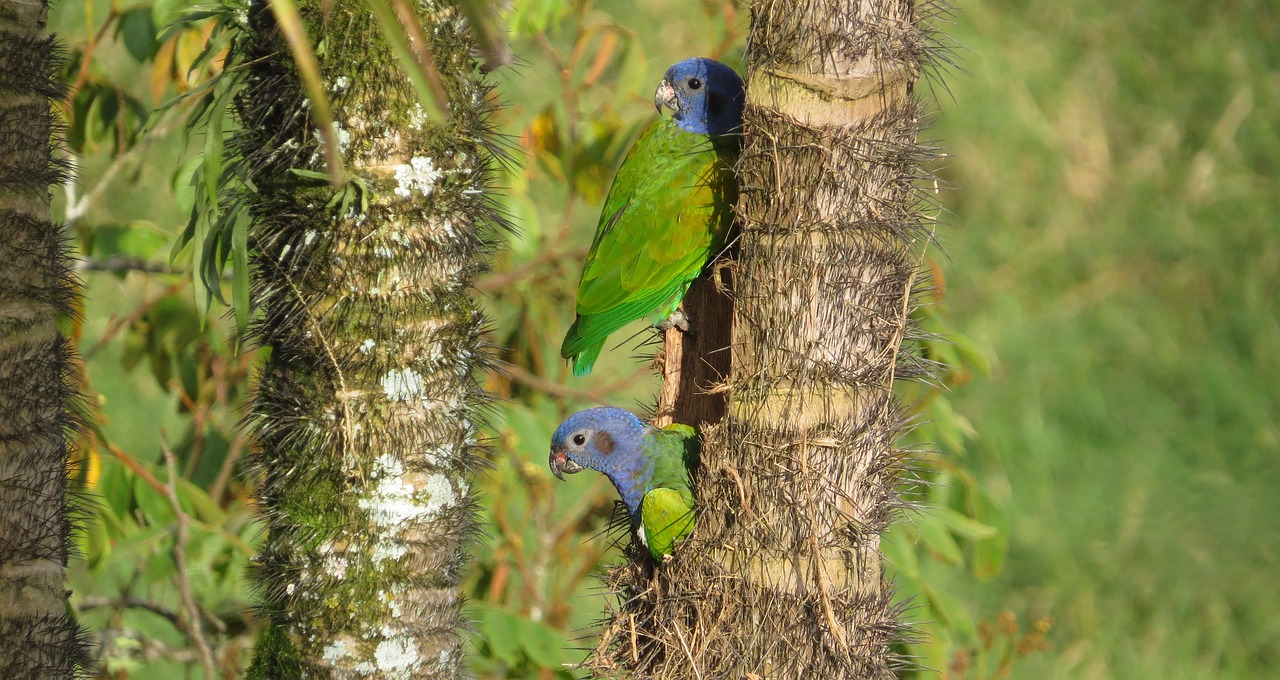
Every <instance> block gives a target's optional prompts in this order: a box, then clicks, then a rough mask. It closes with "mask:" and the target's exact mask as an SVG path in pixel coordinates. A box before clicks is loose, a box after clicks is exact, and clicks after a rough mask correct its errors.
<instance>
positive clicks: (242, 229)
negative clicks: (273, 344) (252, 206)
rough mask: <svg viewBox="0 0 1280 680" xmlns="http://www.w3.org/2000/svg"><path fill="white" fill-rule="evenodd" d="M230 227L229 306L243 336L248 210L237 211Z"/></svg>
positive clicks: (246, 320) (246, 300)
mask: <svg viewBox="0 0 1280 680" xmlns="http://www.w3.org/2000/svg"><path fill="white" fill-rule="evenodd" d="M235 220H236V221H235V225H234V226H233V227H232V229H231V261H232V264H231V271H232V274H233V277H234V278H232V279H231V308H232V310H234V311H235V315H236V329H238V330H239V331H240V335H241V336H243V335H244V333H245V331H246V330H247V329H248V328H249V237H248V230H249V211H248V210H241V211H238V212H237V214H236V218H235Z"/></svg>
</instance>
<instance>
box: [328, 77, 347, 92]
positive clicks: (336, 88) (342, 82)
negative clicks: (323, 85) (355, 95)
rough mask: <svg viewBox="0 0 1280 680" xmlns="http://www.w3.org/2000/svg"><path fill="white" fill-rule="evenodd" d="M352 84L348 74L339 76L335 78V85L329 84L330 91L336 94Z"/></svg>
mask: <svg viewBox="0 0 1280 680" xmlns="http://www.w3.org/2000/svg"><path fill="white" fill-rule="evenodd" d="M350 86H351V80H350V79H349V78H347V77H346V76H338V77H337V78H334V79H333V85H330V86H329V91H331V92H333V93H334V94H337V93H339V92H342V91H343V90H346V89H347V88H348V87H350Z"/></svg>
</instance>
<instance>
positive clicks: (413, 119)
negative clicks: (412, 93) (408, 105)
mask: <svg viewBox="0 0 1280 680" xmlns="http://www.w3.org/2000/svg"><path fill="white" fill-rule="evenodd" d="M426 126H427V112H426V110H425V109H423V108H422V104H417V103H415V104H414V105H413V108H412V109H409V129H410V130H421V129H422V128H424V127H426Z"/></svg>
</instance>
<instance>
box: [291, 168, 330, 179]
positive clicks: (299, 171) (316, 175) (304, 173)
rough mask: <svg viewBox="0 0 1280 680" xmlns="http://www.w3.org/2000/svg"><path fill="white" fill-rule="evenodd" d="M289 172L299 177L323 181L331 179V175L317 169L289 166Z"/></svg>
mask: <svg viewBox="0 0 1280 680" xmlns="http://www.w3.org/2000/svg"><path fill="white" fill-rule="evenodd" d="M289 172H291V173H293V174H295V175H297V176H299V177H305V178H307V179H314V180H319V181H321V182H328V181H329V175H327V174H325V173H323V172H316V171H315V170H304V169H303V168H289Z"/></svg>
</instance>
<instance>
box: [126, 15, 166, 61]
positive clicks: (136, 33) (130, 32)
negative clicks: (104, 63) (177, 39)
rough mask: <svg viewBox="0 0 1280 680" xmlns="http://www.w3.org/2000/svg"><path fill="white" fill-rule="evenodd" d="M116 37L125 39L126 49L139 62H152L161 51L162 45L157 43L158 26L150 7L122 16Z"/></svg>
mask: <svg viewBox="0 0 1280 680" xmlns="http://www.w3.org/2000/svg"><path fill="white" fill-rule="evenodd" d="M116 35H117V36H122V37H123V38H124V47H125V49H126V50H128V51H129V55H130V56H132V57H133V58H134V59H136V60H137V61H139V62H145V61H149V60H151V59H152V58H154V57H155V56H156V51H157V50H158V49H160V44H159V43H158V42H156V24H155V20H154V19H153V18H152V16H151V8H150V7H145V8H142V9H134V10H129V11H127V12H125V13H124V14H121V15H120V21H119V24H118V25H117V26H116Z"/></svg>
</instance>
